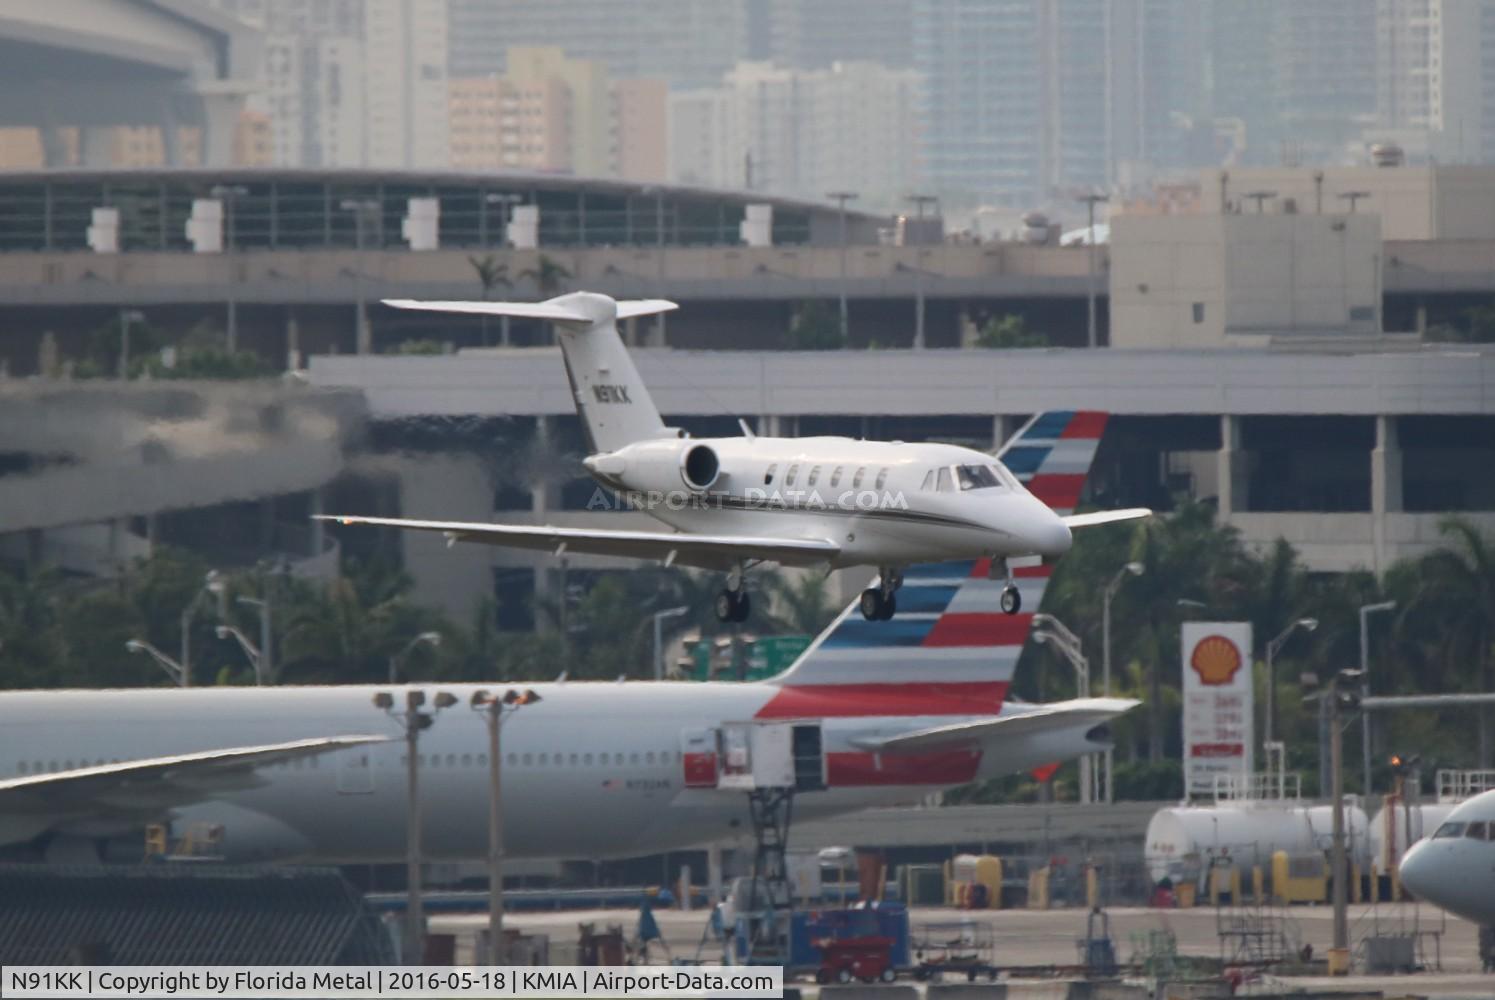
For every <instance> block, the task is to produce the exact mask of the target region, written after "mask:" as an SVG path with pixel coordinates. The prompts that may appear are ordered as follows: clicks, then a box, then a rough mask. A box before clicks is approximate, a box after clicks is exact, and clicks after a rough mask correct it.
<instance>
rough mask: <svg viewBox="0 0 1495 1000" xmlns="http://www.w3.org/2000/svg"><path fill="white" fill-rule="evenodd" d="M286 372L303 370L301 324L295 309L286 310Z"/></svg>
mask: <svg viewBox="0 0 1495 1000" xmlns="http://www.w3.org/2000/svg"><path fill="white" fill-rule="evenodd" d="M286 370H287V371H293V372H295V371H300V370H301V324H300V323H298V322H296V312H295V310H294V309H287V310H286Z"/></svg>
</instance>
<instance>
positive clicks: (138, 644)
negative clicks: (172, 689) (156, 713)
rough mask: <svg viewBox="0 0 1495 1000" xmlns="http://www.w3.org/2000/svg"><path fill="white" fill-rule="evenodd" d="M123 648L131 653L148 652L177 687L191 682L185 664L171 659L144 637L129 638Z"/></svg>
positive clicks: (185, 685)
mask: <svg viewBox="0 0 1495 1000" xmlns="http://www.w3.org/2000/svg"><path fill="white" fill-rule="evenodd" d="M125 649H126V650H128V651H129V652H131V653H148V654H150V658H151V659H153V660H155V661H156V663H157V664H158V665H159V666H160V667H161V669H162V670H164V671H166V673H167V676H169V677H170V678H171V679H172V680H173V681H175V682H176V685H177V687H187V685H188V684H189V683H191V681H190V679H189V678H188V676H187V668H186V667H185V666H183V665H182V664H180V663H178V662H177V661H176V660H173V659H172V658H171V657H169V656H167V655H166V654H165V653H163V652H161V651H160V650H159V649H157V648H156V647H155V646H152V645H151V644H150V643H148V642H146V641H145V640H144V639H131V640H130V641H129V642H126V643H125Z"/></svg>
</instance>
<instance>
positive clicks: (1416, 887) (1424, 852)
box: [1397, 840, 1437, 899]
mask: <svg viewBox="0 0 1495 1000" xmlns="http://www.w3.org/2000/svg"><path fill="white" fill-rule="evenodd" d="M1435 867H1437V866H1436V865H1434V864H1432V863H1431V862H1430V861H1429V860H1428V842H1427V841H1426V840H1419V841H1418V842H1417V843H1415V844H1413V845H1412V846H1411V847H1410V848H1408V849H1407V853H1406V854H1403V855H1402V861H1401V864H1400V865H1398V866H1397V872H1398V874H1399V875H1400V876H1401V881H1402V885H1404V886H1406V887H1407V890H1408V891H1409V892H1411V893H1412V895H1414V896H1416V897H1418V898H1419V899H1426V898H1427V897H1428V890H1429V889H1430V888H1431V885H1430V883H1431V882H1432V881H1433V875H1432V872H1433V869H1434V868H1435Z"/></svg>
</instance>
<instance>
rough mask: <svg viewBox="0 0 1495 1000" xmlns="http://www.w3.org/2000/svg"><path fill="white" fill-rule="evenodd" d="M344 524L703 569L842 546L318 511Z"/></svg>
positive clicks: (824, 556)
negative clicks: (381, 527) (401, 529)
mask: <svg viewBox="0 0 1495 1000" xmlns="http://www.w3.org/2000/svg"><path fill="white" fill-rule="evenodd" d="M319 517H320V519H321V520H324V521H336V522H337V523H338V524H344V525H359V524H366V525H381V526H384V527H391V528H404V529H407V530H410V531H431V532H437V533H440V534H443V535H446V536H447V537H448V538H450V539H452V540H454V541H459V542H481V543H483V544H485V545H503V546H507V547H509V548H518V549H534V550H539V551H558V550H560V549H561V547H562V546H564V547H565V550H566V551H570V552H579V553H585V554H588V555H599V556H623V557H626V558H631V559H665V560H669V561H670V562H671V563H680V564H682V565H687V566H699V567H702V568H704V569H724V568H729V567H731V566H732V565H733V564H735V563H736V562H737V561H738V560H741V559H767V560H769V561H771V562H777V563H783V564H786V565H791V566H813V565H819V564H823V563H826V562H829V561H830V560H831V559H833V558H835V556H836V555H837V554H838V553H839V552H840V551H841V547H840V546H839V545H837V544H836V543H835V542H832V541H830V540H829V539H825V538H773V537H762V536H758V535H695V534H690V535H687V534H680V533H676V532H671V531H618V530H612V529H602V528H557V527H553V526H551V525H528V524H483V523H481V522H474V521H416V520H408V519H405V518H397V517H352V516H343V515H319Z"/></svg>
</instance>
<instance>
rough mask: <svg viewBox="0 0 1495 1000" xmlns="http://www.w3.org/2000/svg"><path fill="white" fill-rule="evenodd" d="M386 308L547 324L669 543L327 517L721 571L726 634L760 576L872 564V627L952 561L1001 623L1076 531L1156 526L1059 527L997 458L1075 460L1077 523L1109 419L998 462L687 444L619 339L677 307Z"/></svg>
mask: <svg viewBox="0 0 1495 1000" xmlns="http://www.w3.org/2000/svg"><path fill="white" fill-rule="evenodd" d="M385 304H386V305H390V306H394V307H395V308H397V309H418V310H425V311H431V312H448V313H472V314H479V315H492V316H516V317H526V318H531V319H543V320H548V321H549V322H551V323H553V324H554V325H555V327H556V331H557V334H556V335H557V339H558V340H559V341H560V346H561V353H562V355H563V356H564V358H565V364H566V374H567V377H568V378H569V380H570V383H571V392H572V396H573V398H574V399H575V403H576V412H577V414H578V415H579V416H580V418H581V424H582V427H583V428H584V429H585V431H586V435H587V445H588V450H589V451H590V454H589V455H588V456H587V458H586V459H585V460H584V461H583V464H584V465H585V466H586V468H587V471H588V472H590V473H591V474H592V476H593V477H594V478H595V479H597V481H598V482H600V483H602V484H603V485H604V486H607V487H609V488H611V489H614V490H617V491H618V492H619V493H621V494H623V495H624V497H625V499H626V500H627V502H628V504H629V505H630V506H633V507H636V508H637V509H641V510H644V511H647V512H648V513H649V514H650V515H652V516H653V517H655V518H656V519H658V520H659V521H662V522H663V523H664V524H665V525H666V526H667V527H668V529H669V530H665V531H625V530H615V529H608V528H561V527H552V526H549V525H541V526H535V525H519V524H485V523H473V522H463V521H426V520H407V519H403V518H386V517H353V516H344V515H331V516H329V517H328V518H327V519H328V520H334V521H337V522H339V523H342V524H347V525H355V524H370V525H390V526H394V527H398V528H409V529H413V530H416V531H434V532H440V533H441V534H443V535H445V536H446V537H447V539H448V540H449V541H452V542H458V541H464V542H483V543H486V544H489V545H505V546H512V547H515V548H525V549H543V550H550V551H553V552H556V553H557V554H559V553H562V552H565V551H568V550H569V551H572V552H585V553H591V554H596V555H607V556H631V557H634V558H639V559H658V560H662V561H663V562H664V563H665V564H666V565H670V564H674V563H679V564H682V565H689V566H698V567H702V568H706V569H714V570H723V571H725V572H726V573H727V584H726V587H725V589H723V590H722V592H721V594H720V595H719V596H718V598H717V602H716V613H717V617H718V618H720V619H721V620H722V621H743V620H745V619H746V618H747V615H748V611H749V601H748V595H747V590H746V589H745V588H744V586H743V574H744V572H746V571H747V570H749V569H751V568H753V567H754V566H757V565H759V564H762V563H770V562H771V563H780V564H783V565H788V566H810V567H824V568H826V569H827V570H830V569H840V568H843V567H848V566H876V567H877V568H878V579H877V581H876V582H875V583H874V585H873V586H871V587H869V588H868V589H867V590H865V591H864V592H863V593H862V595H861V601H860V610H861V613H862V616H863V617H864V618H866V619H868V620H869V621H881V620H886V619H889V618H892V617H893V614H894V612H895V611H896V609H897V597H896V595H897V593H898V588H899V586H900V585H901V584H902V582H903V571H904V569H905V568H906V567H907V566H910V565H912V564H914V563H921V562H938V561H941V560H949V559H983V560H990V564H989V565H990V572H991V574H992V578H993V579H1000V580H1003V581H1004V582H1005V586H1004V587H1003V588H1002V593H1001V607H1002V610H1003V611H1005V612H1006V613H1007V614H1016V613H1017V612H1018V611H1019V610H1020V609H1021V607H1022V597H1021V591H1020V590H1019V589H1018V587H1017V585H1016V583H1015V580H1014V573H1013V567H1012V565H1011V563H1010V560H1013V559H1020V558H1025V557H1035V556H1036V557H1042V558H1046V559H1051V558H1054V557H1057V556H1060V555H1063V554H1064V553H1065V552H1067V551H1069V547H1070V543H1071V537H1070V529H1072V528H1079V527H1086V526H1089V525H1095V524H1106V523H1109V522H1112V521H1121V520H1129V519H1132V518H1138V517H1145V516H1147V515H1148V514H1149V513H1151V512H1150V511H1148V510H1145V509H1140V508H1134V509H1129V510H1108V511H1100V512H1097V513H1089V514H1060V513H1057V512H1056V511H1055V510H1054V509H1053V504H1052V502H1051V503H1045V502H1044V499H1048V498H1047V497H1045V498H1044V499H1040V497H1039V496H1035V495H1034V492H1039V490H1038V489H1037V486H1035V484H1032V483H1030V484H1029V486H1033V487H1034V489H1033V492H1030V490H1029V488H1028V487H1025V486H1024V484H1023V483H1022V482H1021V481H1020V480H1019V477H1018V476H1017V475H1014V472H1013V470H1012V469H1010V468H1009V467H1008V463H1006V462H1004V461H1003V460H1002V459H1004V458H1006V457H1007V451H1008V450H1010V449H1011V448H1013V447H1014V445H1022V446H1023V447H1025V448H1028V449H1032V448H1036V447H1041V446H1046V447H1047V450H1054V451H1056V452H1058V458H1059V464H1061V465H1062V464H1064V462H1065V460H1066V457H1067V456H1069V453H1070V452H1073V456H1072V461H1070V463H1069V464H1070V465H1073V466H1074V467H1075V468H1076V469H1078V471H1077V472H1060V473H1059V474H1057V476H1056V479H1055V481H1054V482H1053V483H1050V484H1048V486H1049V488H1051V489H1052V490H1053V491H1054V492H1053V495H1054V497H1055V498H1056V499H1058V500H1059V501H1060V505H1061V506H1062V507H1063V508H1066V509H1072V508H1073V507H1074V504H1075V502H1076V501H1077V500H1078V496H1079V483H1080V482H1082V481H1083V480H1084V471H1085V469H1086V468H1088V466H1089V462H1090V457H1091V456H1092V455H1093V454H1094V449H1095V444H1096V441H1097V440H1098V439H1099V437H1100V428H1101V427H1103V426H1104V423H1105V415H1104V414H1089V413H1083V412H1082V413H1064V414H1053V413H1050V414H1043V415H1040V417H1038V418H1035V420H1034V422H1032V423H1030V425H1029V426H1028V427H1026V428H1024V430H1023V431H1022V432H1020V434H1019V435H1018V437H1017V438H1015V439H1014V443H1013V444H1010V445H1009V446H1008V449H1004V451H1003V452H1002V454H1001V455H999V456H998V458H995V459H994V458H993V457H992V456H990V455H987V454H985V453H983V452H980V451H975V450H973V449H970V448H962V447H957V446H954V445H947V444H904V443H900V442H896V441H894V442H881V441H858V440H854V439H851V438H844V437H810V438H769V437H759V436H756V435H754V434H752V433H751V432H749V431H748V428H747V425H746V424H745V423H744V424H743V425H742V426H743V432H744V433H743V436H742V437H733V438H690V437H688V436H687V435H686V434H685V432H684V431H682V430H679V429H677V428H672V427H666V426H665V423H664V421H663V420H662V419H660V415H659V411H658V410H657V409H656V408H655V406H654V403H653V401H652V400H651V399H650V398H649V391H648V390H647V389H646V388H645V387H644V384H643V382H642V381H641V380H640V378H639V374H638V370H637V369H636V368H635V367H634V365H633V361H632V359H631V358H630V357H629V356H628V352H627V350H626V349H625V348H624V346H623V341H622V339H621V338H620V337H619V336H618V329H617V323H618V320H621V319H631V318H633V317H636V316H648V315H652V314H654V313H662V312H668V311H670V310H672V309H675V308H676V305H675V303H673V302H666V301H663V300H659V299H649V300H643V301H634V302H617V301H614V300H613V299H611V298H609V297H608V296H606V295H598V294H595V293H591V292H574V293H572V294H570V295H562V296H560V297H558V298H554V299H549V300H547V301H545V302H539V303H525V302H419V301H414V300H410V299H386V300H385ZM1044 435H1047V436H1046V437H1045V436H1044ZM1046 453H1047V451H1045V454H1046ZM1028 457H1031V456H1028ZM1030 471H1031V470H1030ZM1039 485H1042V484H1039ZM1071 487H1073V489H1072V490H1071Z"/></svg>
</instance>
